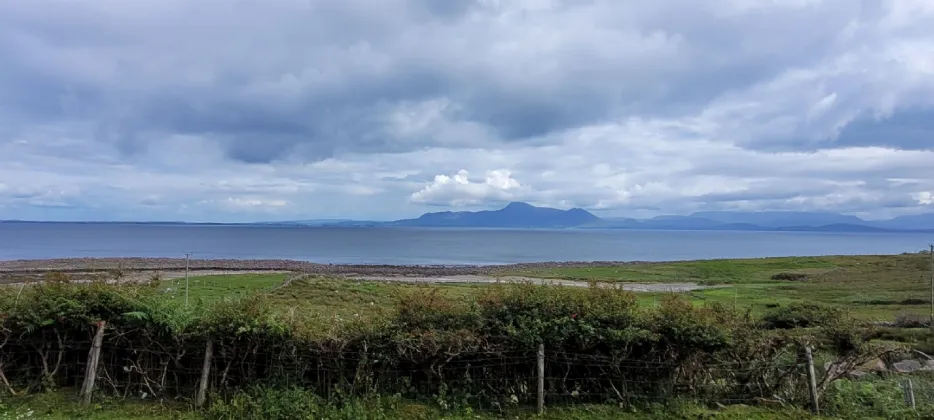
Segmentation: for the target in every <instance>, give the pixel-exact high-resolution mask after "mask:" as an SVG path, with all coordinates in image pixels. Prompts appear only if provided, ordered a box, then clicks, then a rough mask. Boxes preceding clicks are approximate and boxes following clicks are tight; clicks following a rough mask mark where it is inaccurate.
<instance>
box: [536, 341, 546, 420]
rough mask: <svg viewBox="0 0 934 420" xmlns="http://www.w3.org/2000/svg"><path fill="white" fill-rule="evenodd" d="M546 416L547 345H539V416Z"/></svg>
mask: <svg viewBox="0 0 934 420" xmlns="http://www.w3.org/2000/svg"><path fill="white" fill-rule="evenodd" d="M542 414H545V344H539V345H538V415H542Z"/></svg>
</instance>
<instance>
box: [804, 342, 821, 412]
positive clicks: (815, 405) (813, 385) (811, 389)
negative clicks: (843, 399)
mask: <svg viewBox="0 0 934 420" xmlns="http://www.w3.org/2000/svg"><path fill="white" fill-rule="evenodd" d="M804 357H805V358H806V359H807V364H808V366H807V372H808V393H809V394H810V395H811V411H813V412H814V414H820V404H819V402H818V400H817V375H816V374H815V373H814V356H813V355H812V354H811V346H805V347H804Z"/></svg>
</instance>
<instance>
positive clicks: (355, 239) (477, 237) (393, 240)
mask: <svg viewBox="0 0 934 420" xmlns="http://www.w3.org/2000/svg"><path fill="white" fill-rule="evenodd" d="M932 241H934V235H932V234H929V233H825V232H747V231H742V232H739V231H650V230H595V229H455V228H401V227H347V228H343V227H342V228H330V227H300V226H262V225H184V224H115V223H0V260H16V259H45V258H66V257H184V256H185V254H186V253H191V256H192V258H220V259H295V260H303V261H311V262H318V263H330V264H400V265H494V264H511V263H522V262H543V261H674V260H694V259H715V258H754V257H773V256H775V257H777V256H816V255H846V254H898V253H903V252H918V251H921V250H922V249H925V248H926V247H927V246H928V244H929V243H931V242H932Z"/></svg>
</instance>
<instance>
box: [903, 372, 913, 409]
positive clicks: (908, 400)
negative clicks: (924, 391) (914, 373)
mask: <svg viewBox="0 0 934 420" xmlns="http://www.w3.org/2000/svg"><path fill="white" fill-rule="evenodd" d="M902 391H903V392H904V393H905V405H907V406H909V407H911V409H912V410H914V409H915V389H914V386H912V384H911V379H910V378H909V379H907V380H906V381H905V382H902Z"/></svg>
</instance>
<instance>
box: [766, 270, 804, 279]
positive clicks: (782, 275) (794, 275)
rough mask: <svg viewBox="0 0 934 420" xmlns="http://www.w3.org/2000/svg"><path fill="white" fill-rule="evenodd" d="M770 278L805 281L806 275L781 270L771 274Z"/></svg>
mask: <svg viewBox="0 0 934 420" xmlns="http://www.w3.org/2000/svg"><path fill="white" fill-rule="evenodd" d="M772 280H779V281H807V280H808V275H807V274H804V273H790V272H781V273H778V274H774V275H772Z"/></svg>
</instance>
